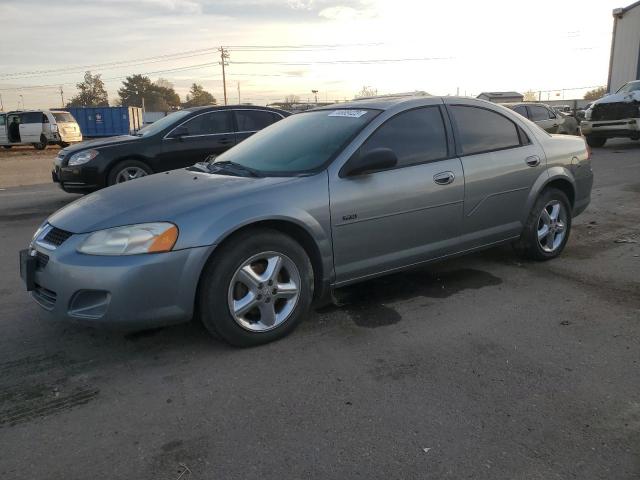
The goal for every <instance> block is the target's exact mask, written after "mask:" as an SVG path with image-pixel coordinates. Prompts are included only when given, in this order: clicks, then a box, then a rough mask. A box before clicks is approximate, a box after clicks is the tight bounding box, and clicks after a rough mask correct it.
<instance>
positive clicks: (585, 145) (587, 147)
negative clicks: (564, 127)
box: [582, 135, 591, 160]
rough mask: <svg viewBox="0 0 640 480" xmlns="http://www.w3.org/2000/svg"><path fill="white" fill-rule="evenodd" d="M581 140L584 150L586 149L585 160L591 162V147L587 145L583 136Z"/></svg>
mask: <svg viewBox="0 0 640 480" xmlns="http://www.w3.org/2000/svg"><path fill="white" fill-rule="evenodd" d="M582 140H583V141H584V148H586V149H587V160H591V147H590V146H589V144H588V143H587V139H586V138H585V136H584V135H583V136H582Z"/></svg>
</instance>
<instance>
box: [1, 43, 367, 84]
mask: <svg viewBox="0 0 640 480" xmlns="http://www.w3.org/2000/svg"><path fill="white" fill-rule="evenodd" d="M375 45H380V44H379V43H378V44H374V43H371V44H362V43H360V44H327V45H311V44H305V45H233V46H224V47H221V48H224V49H225V50H229V49H234V50H238V51H247V52H250V51H256V52H258V51H259V52H269V51H273V52H287V51H318V50H329V49H336V48H346V47H359V46H361V47H363V46H375ZM216 50H218V49H217V48H201V49H198V50H188V51H185V52H177V53H168V54H164V55H155V56H151V57H142V58H135V59H131V60H118V61H114V62H107V63H93V64H87V65H75V66H67V67H59V68H54V69H44V70H43V69H40V70H31V71H23V72H12V73H0V79H6V78H29V77H35V76H40V75H43V74H51V73H77V72H83V71H86V70H91V69H99V70H106V69H113V68H124V67H134V66H137V65H144V64H149V63H158V62H163V61H169V60H180V59H183V58H192V57H196V56H201V55H208V54H210V53H211V52H214V51H216Z"/></svg>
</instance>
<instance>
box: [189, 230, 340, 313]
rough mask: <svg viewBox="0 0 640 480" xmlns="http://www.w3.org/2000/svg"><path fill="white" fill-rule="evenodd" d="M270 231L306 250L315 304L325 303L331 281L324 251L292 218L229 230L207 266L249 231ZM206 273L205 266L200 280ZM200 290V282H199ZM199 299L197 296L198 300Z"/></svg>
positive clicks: (220, 239) (211, 255)
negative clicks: (227, 246) (220, 252)
mask: <svg viewBox="0 0 640 480" xmlns="http://www.w3.org/2000/svg"><path fill="white" fill-rule="evenodd" d="M260 229H269V230H275V231H278V232H281V233H283V234H285V235H287V236H289V237H291V238H292V239H293V240H295V241H296V242H298V244H299V245H300V246H301V247H302V248H303V249H304V251H305V253H306V254H307V256H308V257H309V260H310V262H311V266H312V268H313V280H314V292H313V301H314V302H315V303H318V302H321V301H323V300H324V299H325V298H326V296H327V294H328V293H329V281H328V274H329V272H328V271H327V264H326V259H325V258H324V257H323V254H322V251H321V248H320V246H319V245H318V242H317V241H316V240H315V239H314V236H313V234H312V233H311V232H310V231H309V229H308V228H307V227H306V226H303V225H301V224H300V222H297V221H295V220H293V219H290V218H264V219H256V220H253V221H250V222H248V223H244V224H242V225H238V226H237V228H234V229H232V230H229V231H227V232H225V233H224V234H223V235H221V236H220V237H219V238H218V240H217V241H216V248H214V250H213V251H212V252H211V254H210V255H209V257H208V258H207V261H206V262H205V265H206V264H207V263H208V262H209V261H211V260H212V259H214V258H215V256H216V254H217V252H218V251H219V248H220V247H221V246H222V245H223V244H226V243H229V242H232V241H233V239H234V238H235V237H236V236H238V235H239V234H241V233H244V232H247V231H249V230H260ZM203 272H204V266H203V269H202V272H201V273H200V279H201V278H202V274H203ZM198 288H200V281H198ZM197 298H198V297H197V296H196V299H197Z"/></svg>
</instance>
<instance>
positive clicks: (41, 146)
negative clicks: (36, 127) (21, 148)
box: [33, 135, 49, 150]
mask: <svg viewBox="0 0 640 480" xmlns="http://www.w3.org/2000/svg"><path fill="white" fill-rule="evenodd" d="M48 143H49V142H48V140H47V137H45V136H44V135H40V143H34V144H33V148H35V149H36V150H44V149H45V148H47V144H48Z"/></svg>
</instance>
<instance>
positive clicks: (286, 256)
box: [196, 229, 314, 347]
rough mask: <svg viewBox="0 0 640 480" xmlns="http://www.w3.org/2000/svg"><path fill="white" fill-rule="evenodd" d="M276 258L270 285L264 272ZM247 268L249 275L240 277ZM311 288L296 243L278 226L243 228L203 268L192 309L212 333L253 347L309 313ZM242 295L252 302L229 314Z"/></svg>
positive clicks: (307, 269)
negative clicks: (274, 228) (276, 268)
mask: <svg viewBox="0 0 640 480" xmlns="http://www.w3.org/2000/svg"><path fill="white" fill-rule="evenodd" d="M276 257H278V258H280V266H281V267H280V274H277V273H276V274H275V276H273V275H272V276H271V281H273V280H275V282H274V284H273V285H270V284H269V275H268V273H269V270H270V269H271V268H272V266H273V265H275V262H274V261H272V260H273V259H274V258H276ZM267 259H268V260H267ZM252 262H254V263H252ZM247 265H248V267H247ZM247 268H249V269H250V270H251V274H250V275H244V273H245V272H247V271H249V270H247ZM274 271H276V270H275V269H274ZM250 283H251V284H252V287H251V288H248V287H247V285H248V284H250ZM277 285H280V287H281V289H280V291H277ZM284 287H287V288H286V292H287V293H286V294H285V293H284V292H285V289H284ZM294 287H297V288H294ZM313 289H314V285H313V267H312V266H311V262H310V260H309V257H308V256H307V254H306V252H305V250H304V249H303V248H302V246H300V244H299V243H297V242H296V241H295V240H293V239H292V238H291V237H289V236H287V235H284V234H282V233H280V232H278V231H277V230H270V229H260V230H247V231H244V232H241V233H239V234H238V235H236V236H233V237H232V238H230V239H229V240H228V241H226V242H225V243H223V245H222V246H221V247H220V249H219V250H218V251H216V253H215V254H214V255H213V256H212V258H211V259H210V260H209V262H208V263H207V265H206V266H205V269H204V271H203V273H202V276H201V278H200V285H199V287H198V297H197V301H198V307H197V309H196V310H197V311H198V312H199V315H200V320H201V321H202V323H203V324H204V326H205V327H206V328H207V330H209V332H211V334H212V335H213V336H214V337H217V338H220V339H222V340H224V341H226V342H227V343H229V344H231V345H234V346H236V347H252V346H256V345H261V344H264V343H268V342H272V341H274V340H277V339H279V338H282V337H284V336H286V335H288V334H289V333H291V332H292V331H293V330H294V329H295V328H296V327H297V326H298V325H299V324H300V322H301V321H302V320H303V319H304V318H305V316H306V315H307V313H308V312H309V308H310V305H311V300H312V297H313ZM294 291H295V293H292V292H294ZM243 299H248V300H250V301H251V303H250V304H248V302H245V303H247V304H248V305H251V306H249V307H247V309H245V311H244V313H242V311H241V309H239V308H238V307H235V308H236V309H237V311H238V313H239V314H238V315H234V314H232V310H233V309H234V305H238V306H242V303H243V302H242V300H243ZM263 312H265V313H264V315H263ZM269 312H273V313H272V314H271V315H269ZM278 317H280V318H278Z"/></svg>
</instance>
